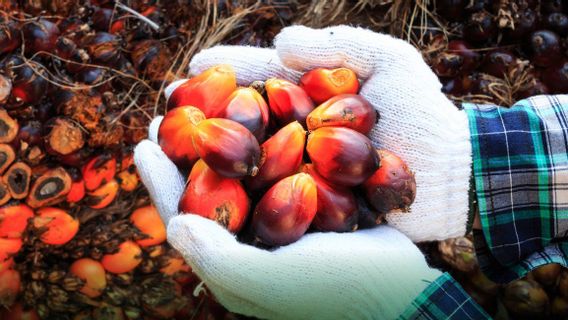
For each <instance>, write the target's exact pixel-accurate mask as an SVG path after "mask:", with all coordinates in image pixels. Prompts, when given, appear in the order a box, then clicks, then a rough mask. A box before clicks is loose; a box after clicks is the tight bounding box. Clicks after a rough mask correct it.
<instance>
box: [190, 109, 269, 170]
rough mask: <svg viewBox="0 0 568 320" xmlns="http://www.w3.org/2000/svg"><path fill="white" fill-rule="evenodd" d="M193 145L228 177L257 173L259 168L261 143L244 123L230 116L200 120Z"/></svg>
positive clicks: (206, 161)
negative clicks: (230, 118)
mask: <svg viewBox="0 0 568 320" xmlns="http://www.w3.org/2000/svg"><path fill="white" fill-rule="evenodd" d="M193 146H194V148H195V151H196V152H197V154H198V155H199V157H200V158H201V159H203V161H205V163H206V164H207V165H208V166H209V167H210V168H211V169H213V170H214V171H215V172H217V173H218V174H220V175H222V176H224V177H227V178H243V177H245V176H249V175H250V176H254V175H256V174H257V172H258V162H259V161H260V146H259V145H258V141H257V140H256V138H255V137H254V136H253V135H252V133H251V132H250V131H249V130H248V129H247V128H245V127H244V126H243V125H242V124H240V123H238V122H235V121H233V120H229V119H220V118H214V119H207V120H203V121H201V122H200V123H198V124H197V130H195V131H194V134H193Z"/></svg>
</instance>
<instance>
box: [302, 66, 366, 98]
mask: <svg viewBox="0 0 568 320" xmlns="http://www.w3.org/2000/svg"><path fill="white" fill-rule="evenodd" d="M300 87H302V88H303V89H304V90H305V91H306V93H307V94H308V95H309V96H310V98H312V100H314V101H315V102H316V103H322V102H324V101H326V100H327V99H330V98H332V97H335V96H337V95H340V94H344V93H353V94H354V93H357V91H359V80H357V75H356V74H355V72H353V70H350V69H347V68H337V69H325V68H316V69H313V70H310V71H308V72H306V73H304V75H303V76H302V78H300Z"/></svg>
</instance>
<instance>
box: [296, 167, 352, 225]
mask: <svg viewBox="0 0 568 320" xmlns="http://www.w3.org/2000/svg"><path fill="white" fill-rule="evenodd" d="M302 171H303V172H305V173H307V174H309V175H310V176H311V177H312V178H313V179H314V182H315V183H316V188H317V199H318V200H317V203H318V205H317V207H318V209H317V213H316V216H315V217H314V220H313V221H312V225H313V226H314V227H316V229H318V230H320V231H333V232H346V231H354V230H355V229H356V228H357V221H358V217H359V216H358V208H357V200H356V199H355V196H354V195H353V192H351V190H349V189H348V188H344V187H340V186H334V185H332V184H330V183H329V182H327V181H326V180H325V179H324V178H323V177H321V176H320V175H319V174H318V173H317V172H316V170H315V169H314V168H313V165H312V164H306V165H304V166H303V167H302Z"/></svg>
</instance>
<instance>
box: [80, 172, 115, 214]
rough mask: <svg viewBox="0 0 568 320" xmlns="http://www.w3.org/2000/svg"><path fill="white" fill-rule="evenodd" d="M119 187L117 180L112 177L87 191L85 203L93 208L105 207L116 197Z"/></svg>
mask: <svg viewBox="0 0 568 320" xmlns="http://www.w3.org/2000/svg"><path fill="white" fill-rule="evenodd" d="M119 188H120V186H119V184H118V182H117V181H116V180H115V179H112V180H111V181H109V182H107V183H105V184H103V185H102V186H100V187H98V188H97V189H96V190H93V191H89V192H87V196H88V199H87V203H86V204H87V205H88V206H89V207H91V208H93V209H102V208H105V207H107V206H108V205H109V204H111V203H112V202H113V201H114V199H116V197H117V195H118V191H119Z"/></svg>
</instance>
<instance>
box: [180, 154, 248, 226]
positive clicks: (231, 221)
mask: <svg viewBox="0 0 568 320" xmlns="http://www.w3.org/2000/svg"><path fill="white" fill-rule="evenodd" d="M249 209H250V201H249V199H248V196H247V194H246V191H245V190H244V188H243V186H242V185H241V182H240V181H239V180H237V179H231V178H225V177H223V176H221V175H219V174H218V173H216V172H215V171H213V170H212V169H211V168H210V167H209V166H207V164H206V163H205V162H204V161H203V160H199V161H197V162H196V163H195V165H194V166H193V169H192V170H191V173H190V174H189V179H188V183H187V187H186V189H185V191H184V193H183V195H182V197H181V199H180V202H179V210H180V211H181V212H184V213H192V214H197V215H200V216H202V217H205V218H208V219H211V220H214V221H217V222H218V223H219V224H221V225H222V226H224V227H225V228H227V230H229V231H230V232H232V233H237V232H239V230H240V229H241V228H242V227H243V224H244V222H245V220H246V217H247V215H248V212H249Z"/></svg>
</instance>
